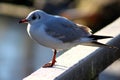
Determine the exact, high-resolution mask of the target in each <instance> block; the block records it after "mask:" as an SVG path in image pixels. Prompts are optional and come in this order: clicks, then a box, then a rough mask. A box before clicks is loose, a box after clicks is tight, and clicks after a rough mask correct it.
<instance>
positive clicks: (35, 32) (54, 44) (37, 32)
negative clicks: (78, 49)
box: [27, 25, 70, 49]
mask: <svg viewBox="0 0 120 80" xmlns="http://www.w3.org/2000/svg"><path fill="white" fill-rule="evenodd" d="M45 27H46V26H45V25H41V26H40V27H35V26H30V25H28V27H27V32H28V34H29V36H30V37H31V38H33V39H34V40H35V41H37V42H38V43H39V44H41V45H43V46H46V47H49V48H53V49H68V48H70V44H69V43H63V42H62V41H60V40H58V39H56V38H53V37H51V36H49V35H47V33H46V32H45Z"/></svg>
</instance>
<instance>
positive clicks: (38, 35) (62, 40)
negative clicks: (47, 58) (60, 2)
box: [19, 10, 113, 68]
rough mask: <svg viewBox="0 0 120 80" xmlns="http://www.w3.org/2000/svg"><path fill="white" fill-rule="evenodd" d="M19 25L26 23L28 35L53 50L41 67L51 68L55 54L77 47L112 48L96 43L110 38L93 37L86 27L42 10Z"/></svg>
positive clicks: (21, 21) (30, 15)
mask: <svg viewBox="0 0 120 80" xmlns="http://www.w3.org/2000/svg"><path fill="white" fill-rule="evenodd" d="M19 23H28V25H27V32H28V35H29V36H30V37H31V38H32V39H33V40H35V41H37V42H38V43H39V44H40V45H43V46H46V47H49V48H51V49H53V50H54V55H53V58H52V62H51V63H47V64H45V65H44V66H43V67H44V68H46V67H52V66H53V65H54V64H55V62H56V53H57V51H59V50H66V49H70V48H72V47H74V46H77V45H85V46H96V47H105V46H107V47H113V46H110V45H107V44H103V43H100V42H98V41H97V40H99V39H105V38H112V36H101V35H93V34H92V33H91V29H90V28H88V27H87V26H84V25H80V24H76V23H74V22H72V21H70V20H68V19H67V18H65V17H62V16H57V15H51V14H47V13H46V12H44V11H42V10H34V11H32V12H30V13H29V14H28V16H27V17H26V18H25V19H22V20H20V21H19Z"/></svg>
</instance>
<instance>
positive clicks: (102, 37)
mask: <svg viewBox="0 0 120 80" xmlns="http://www.w3.org/2000/svg"><path fill="white" fill-rule="evenodd" d="M89 38H92V40H99V39H106V38H113V37H112V36H99V35H91V36H89Z"/></svg>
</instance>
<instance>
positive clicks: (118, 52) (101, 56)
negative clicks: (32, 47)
mask: <svg viewBox="0 0 120 80" xmlns="http://www.w3.org/2000/svg"><path fill="white" fill-rule="evenodd" d="M119 33H120V18H118V19H117V20H116V21H114V22H113V23H111V24H109V25H108V26H106V27H105V28H103V29H102V30H100V31H98V32H97V33H95V34H97V35H109V36H113V37H114V38H112V39H105V40H100V42H102V43H107V44H109V45H113V46H116V47H118V48H120V35H119ZM118 58H120V49H115V48H107V47H102V48H98V47H90V46H81V45H79V46H76V47H74V48H72V49H70V50H68V51H66V52H64V54H63V55H61V56H59V57H58V58H57V63H56V65H55V66H54V67H52V68H40V69H39V70H37V71H35V72H34V73H32V74H31V75H30V76H28V77H26V78H24V79H23V80H94V79H95V78H96V77H97V76H98V75H99V73H100V72H102V71H103V70H104V69H105V68H106V67H108V66H109V65H110V64H111V63H113V62H114V61H115V60H117V59H118Z"/></svg>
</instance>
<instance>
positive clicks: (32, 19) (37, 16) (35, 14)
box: [19, 10, 48, 24]
mask: <svg viewBox="0 0 120 80" xmlns="http://www.w3.org/2000/svg"><path fill="white" fill-rule="evenodd" d="M47 18H48V14H47V13H45V12H44V11H42V10H35V11H32V12H31V13H29V14H28V16H27V17H26V18H25V19H22V20H20V21H19V23H30V24H33V23H36V22H38V21H39V22H42V21H44V19H47Z"/></svg>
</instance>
